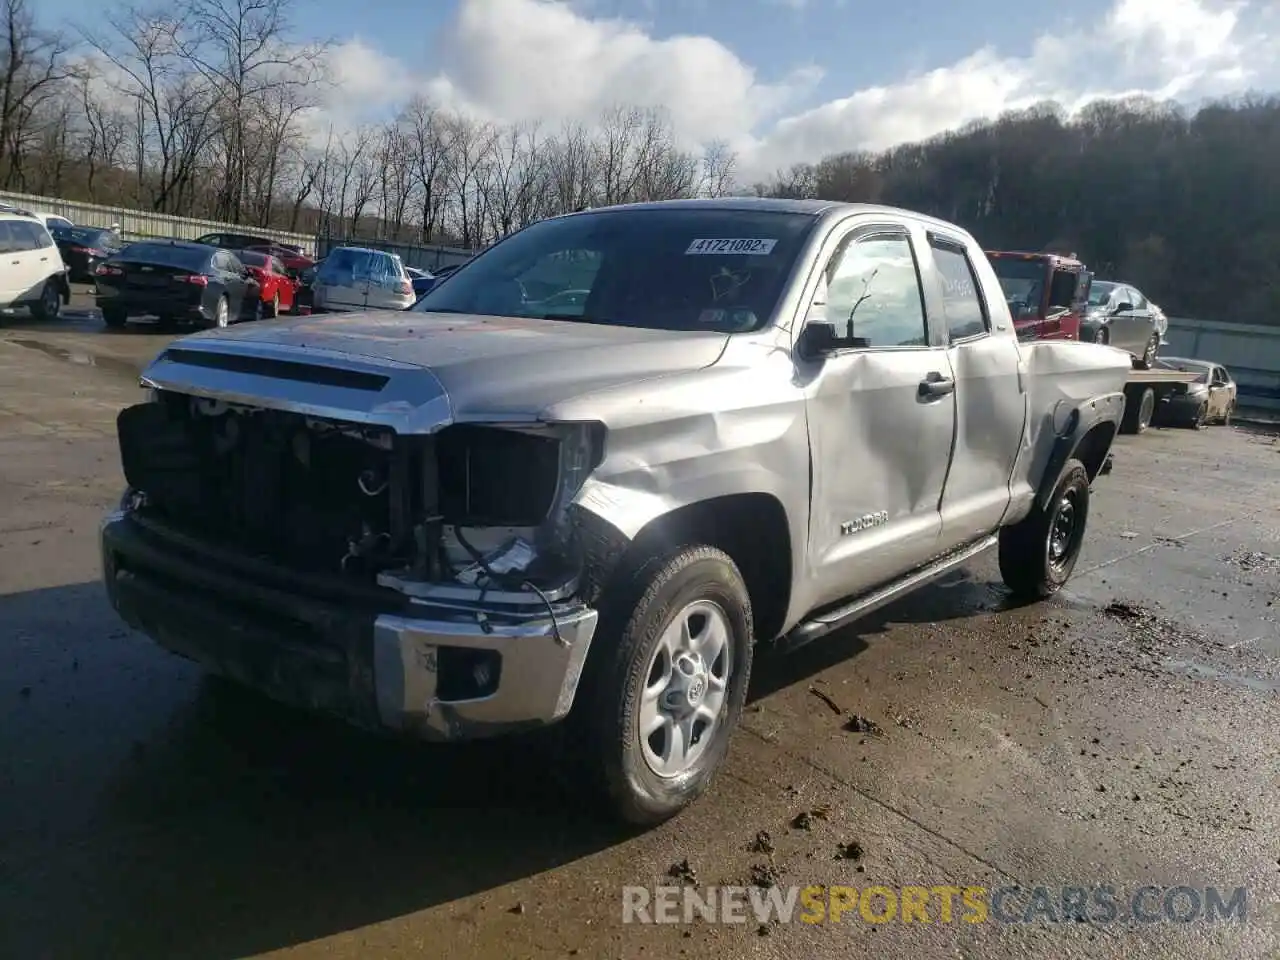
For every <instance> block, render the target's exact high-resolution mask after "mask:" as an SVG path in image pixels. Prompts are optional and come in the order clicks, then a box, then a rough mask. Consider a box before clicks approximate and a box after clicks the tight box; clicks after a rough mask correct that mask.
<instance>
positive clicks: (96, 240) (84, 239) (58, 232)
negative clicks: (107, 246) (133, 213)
mask: <svg viewBox="0 0 1280 960" xmlns="http://www.w3.org/2000/svg"><path fill="white" fill-rule="evenodd" d="M49 232H50V233H51V234H53V239H55V240H62V241H64V242H66V243H80V244H84V245H85V246H86V247H91V246H93V245H95V244H104V243H111V241H112V239H113V237H114V234H113V233H112V232H111V231H110V230H106V229H103V228H95V227H62V226H58V225H57V224H54V225H53V226H51V227H50V228H49Z"/></svg>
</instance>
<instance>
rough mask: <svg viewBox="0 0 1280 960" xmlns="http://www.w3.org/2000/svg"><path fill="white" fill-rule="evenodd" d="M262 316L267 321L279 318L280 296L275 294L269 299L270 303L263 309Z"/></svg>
mask: <svg viewBox="0 0 1280 960" xmlns="http://www.w3.org/2000/svg"><path fill="white" fill-rule="evenodd" d="M262 315H263V317H265V318H266V319H268V320H274V319H275V318H276V317H278V316H280V294H278V293H277V294H276V295H275V296H273V297H272V298H271V302H270V303H269V304H267V305H266V306H265V307H264V308H263V310H262Z"/></svg>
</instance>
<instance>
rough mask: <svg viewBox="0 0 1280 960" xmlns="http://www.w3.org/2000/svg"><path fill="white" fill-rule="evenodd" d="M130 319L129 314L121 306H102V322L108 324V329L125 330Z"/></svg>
mask: <svg viewBox="0 0 1280 960" xmlns="http://www.w3.org/2000/svg"><path fill="white" fill-rule="evenodd" d="M128 319H129V314H128V313H126V312H125V311H124V310H121V309H120V308H119V307H103V308H102V322H103V323H104V324H106V326H107V328H108V329H111V330H123V329H124V325H125V323H126V322H127V321H128Z"/></svg>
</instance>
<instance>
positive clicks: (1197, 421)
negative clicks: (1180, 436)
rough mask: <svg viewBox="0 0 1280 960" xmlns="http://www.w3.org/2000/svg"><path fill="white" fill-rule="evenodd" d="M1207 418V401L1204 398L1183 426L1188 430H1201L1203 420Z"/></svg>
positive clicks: (1203, 423)
mask: <svg viewBox="0 0 1280 960" xmlns="http://www.w3.org/2000/svg"><path fill="white" fill-rule="evenodd" d="M1208 419H1209V401H1208V400H1205V401H1204V402H1203V403H1201V404H1200V406H1198V407H1197V408H1196V412H1195V413H1194V414H1193V415H1192V416H1191V417H1190V418H1189V419H1187V420H1186V421H1184V422H1183V424H1182V425H1183V426H1184V427H1186V428H1187V429H1188V430H1203V429H1204V425H1205V422H1206V421H1207V420H1208Z"/></svg>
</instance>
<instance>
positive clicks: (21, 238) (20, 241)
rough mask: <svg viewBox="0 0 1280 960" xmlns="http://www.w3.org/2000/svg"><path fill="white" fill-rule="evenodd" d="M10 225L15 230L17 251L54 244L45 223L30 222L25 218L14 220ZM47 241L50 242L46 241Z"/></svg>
mask: <svg viewBox="0 0 1280 960" xmlns="http://www.w3.org/2000/svg"><path fill="white" fill-rule="evenodd" d="M9 225H10V228H11V229H12V230H13V243H14V250H15V251H19V252H23V253H25V252H27V251H28V250H39V249H40V248H41V247H45V246H49V247H51V246H53V241H52V240H51V239H50V238H49V233H48V231H47V230H45V228H44V225H43V224H39V223H29V222H27V221H25V220H12V221H10V224H9ZM46 241H48V242H47V243H46Z"/></svg>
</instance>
